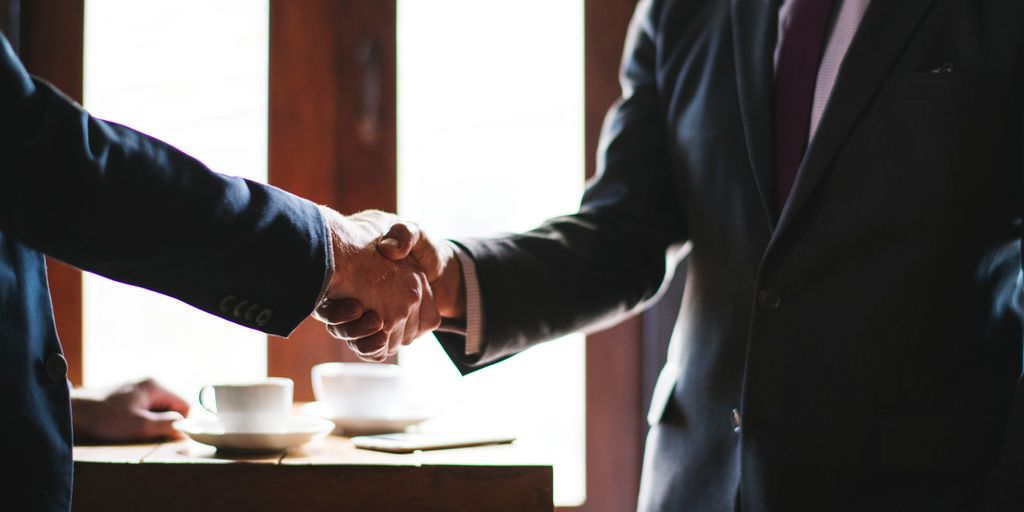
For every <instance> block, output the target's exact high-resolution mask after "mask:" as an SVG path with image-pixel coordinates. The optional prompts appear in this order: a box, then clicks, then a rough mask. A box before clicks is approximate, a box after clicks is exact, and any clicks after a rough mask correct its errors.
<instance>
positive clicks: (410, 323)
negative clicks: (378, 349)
mask: <svg viewBox="0 0 1024 512" xmlns="http://www.w3.org/2000/svg"><path fill="white" fill-rule="evenodd" d="M418 310H419V306H414V307H413V308H412V309H411V310H410V311H409V316H408V317H407V318H406V320H405V321H404V322H402V325H401V327H399V329H397V330H396V331H395V332H393V333H391V338H390V339H389V340H388V351H387V353H386V354H385V355H384V356H385V358H388V357H392V356H394V355H395V354H397V353H398V348H399V347H401V346H402V345H403V344H404V343H405V338H406V333H412V332H415V329H414V326H415V325H416V324H417V323H418V322H419V319H418V317H419V312H418Z"/></svg>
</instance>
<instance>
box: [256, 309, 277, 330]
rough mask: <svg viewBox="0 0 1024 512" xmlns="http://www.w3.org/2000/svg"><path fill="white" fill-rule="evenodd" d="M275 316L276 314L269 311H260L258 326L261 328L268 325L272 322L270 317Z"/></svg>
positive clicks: (257, 318)
mask: <svg viewBox="0 0 1024 512" xmlns="http://www.w3.org/2000/svg"><path fill="white" fill-rule="evenodd" d="M273 314H274V313H273V312H272V311H270V310H269V309H264V310H263V311H260V314H259V315H258V316H257V317H256V325H258V326H260V327H263V326H264V325H267V322H270V317H271V316H273Z"/></svg>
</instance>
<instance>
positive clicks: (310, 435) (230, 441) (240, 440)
mask: <svg viewBox="0 0 1024 512" xmlns="http://www.w3.org/2000/svg"><path fill="white" fill-rule="evenodd" d="M173 426H174V429H175V430H177V431H179V432H181V433H183V434H185V435H187V436H188V437H190V438H192V439H193V440H195V441H198V442H200V443H203V444H208V445H211V446H215V447H217V449H219V450H228V451H242V452H271V451H273V452H279V451H284V450H287V449H288V448H292V447H294V446H299V445H301V444H305V443H308V442H310V441H312V440H314V439H320V438H322V437H326V436H327V435H328V434H330V433H331V431H332V430H334V424H333V423H331V422H330V421H326V420H324V419H321V418H310V417H308V416H292V417H290V418H288V425H287V427H286V430H285V431H284V432H224V428H223V427H221V425H220V422H219V421H217V419H216V418H186V419H183V420H178V421H176V422H174V425H173Z"/></svg>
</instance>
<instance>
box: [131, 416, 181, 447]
mask: <svg viewBox="0 0 1024 512" xmlns="http://www.w3.org/2000/svg"><path fill="white" fill-rule="evenodd" d="M139 414H140V415H141V416H142V418H143V420H144V423H143V428H142V432H141V433H140V434H141V436H142V438H143V439H145V440H156V439H168V438H170V439H178V438H180V437H181V433H180V432H178V431H177V430H175V429H174V426H173V424H174V422H175V421H178V420H180V419H183V418H184V416H182V415H181V413H179V412H177V411H162V412H154V411H145V410H143V411H139Z"/></svg>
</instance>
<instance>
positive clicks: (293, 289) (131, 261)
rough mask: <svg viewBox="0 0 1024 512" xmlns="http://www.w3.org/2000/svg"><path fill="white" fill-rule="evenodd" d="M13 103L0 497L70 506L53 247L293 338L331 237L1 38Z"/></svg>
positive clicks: (0, 181) (2, 136) (1, 201)
mask: <svg viewBox="0 0 1024 512" xmlns="http://www.w3.org/2000/svg"><path fill="white" fill-rule="evenodd" d="M0 113H2V114H0V409H2V410H3V411H4V412H3V421H0V449H2V451H3V453H4V455H5V457H7V458H8V459H7V461H8V464H10V466H11V467H12V468H14V469H15V470H14V471H8V472H6V473H5V477H4V478H3V480H2V481H0V490H2V492H0V494H2V495H3V500H4V502H5V503H10V504H16V506H17V507H18V510H54V511H60V510H68V509H69V508H70V499H71V472H72V462H71V444H72V439H71V416H70V408H69V398H68V384H67V380H66V377H65V374H64V372H65V371H66V369H67V366H66V365H67V363H66V361H64V360H63V357H62V356H61V347H60V343H59V342H58V339H57V333H56V332H55V329H54V322H53V312H52V310H51V307H50V297H49V292H48V290H47V283H46V270H45V266H44V265H45V264H44V259H43V254H44V253H45V254H49V255H52V256H55V257H57V258H59V259H61V260H63V261H66V262H68V263H70V264H72V265H75V266H77V267H79V268H82V269H85V270H89V271H92V272H96V273H98V274H102V275H104V276H107V277H110V278H112V279H116V280H119V281H122V282H125V283H129V284H133V285H136V286H142V287H145V288H149V289H151V290H155V291H158V292H160V293H164V294H167V295H170V296H172V297H176V298H178V299H180V300H182V301H184V302H187V303H189V304H191V305H193V306H195V307H197V308H199V309H202V310H204V311H207V312H209V313H211V314H214V315H217V316H220V317H223V318H225V319H226V320H229V321H232V322H236V323H239V324H242V325H245V326H247V327H251V328H256V329H260V330H262V331H265V332H268V333H272V334H276V335H281V336H284V335H287V334H288V333H290V332H291V331H292V329H294V328H295V327H296V326H297V325H298V324H299V322H301V321H302V320H303V319H304V318H306V317H307V316H308V315H309V313H310V312H311V311H312V310H313V308H314V303H315V302H316V298H317V296H318V295H319V293H320V289H321V286H322V285H323V280H324V277H325V274H324V272H325V269H326V261H327V251H328V250H330V247H329V246H328V244H327V243H326V241H325V240H326V233H325V226H324V223H323V219H322V218H321V216H320V214H319V212H318V210H317V208H316V206H315V205H314V204H312V203H310V202H308V201H305V200H302V199H299V198H297V197H295V196H292V195H290V194H287V193H285V192H283V191H281V190H278V189H274V188H272V187H268V186H265V185H260V184H257V183H251V182H248V181H245V180H242V179H238V178H231V177H226V176H222V175H219V174H215V173H213V172H211V171H210V170H209V169H207V168H206V167H205V166H203V165H202V164H201V163H199V162H198V161H196V160H194V159H192V158H190V157H189V156H187V155H185V154H184V153H181V152H180V151H178V150H176V149H174V148H172V147H170V146H168V145H167V144H164V143H162V142H160V141H158V140H156V139H153V138H151V137H148V136H145V135H143V134H141V133H138V132H136V131H133V130H131V129H130V128H126V127H124V126H119V125H116V124H114V123H109V122H105V121H101V120H98V119H95V118H93V117H91V116H89V115H88V114H87V113H86V112H84V111H82V110H81V109H80V108H79V107H78V106H77V105H75V104H74V103H73V102H72V101H70V100H68V99H67V98H65V97H64V96H63V95H61V94H60V93H59V92H57V91H56V90H54V89H53V88H52V87H50V86H49V85H48V84H46V83H43V82H41V81H39V80H36V79H34V78H31V77H30V76H29V75H28V74H27V73H26V72H25V69H24V68H23V67H22V65H21V63H20V62H19V61H18V60H17V58H16V57H15V56H14V53H13V52H12V51H11V48H10V46H9V45H8V43H7V40H6V39H4V38H3V36H2V35H0Z"/></svg>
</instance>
